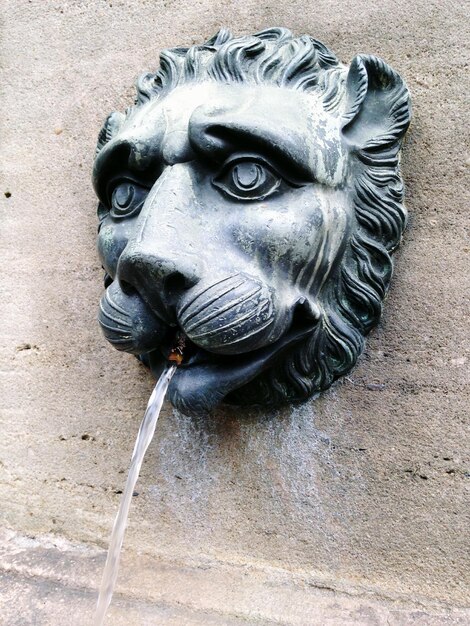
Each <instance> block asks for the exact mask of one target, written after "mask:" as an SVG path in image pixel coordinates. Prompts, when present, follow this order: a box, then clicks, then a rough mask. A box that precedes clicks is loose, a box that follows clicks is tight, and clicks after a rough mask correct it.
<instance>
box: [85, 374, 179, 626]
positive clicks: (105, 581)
mask: <svg viewBox="0 0 470 626" xmlns="http://www.w3.org/2000/svg"><path fill="white" fill-rule="evenodd" d="M176 367H177V366H176V365H172V364H169V365H168V366H167V367H166V369H165V370H164V371H163V373H162V375H161V376H160V378H159V379H158V382H157V384H156V385H155V389H154V390H153V392H152V395H151V396H150V400H149V401H148V405H147V409H146V411H145V414H144V418H143V420H142V423H141V425H140V428H139V433H138V435H137V440H136V442H135V446H134V452H133V453H132V459H131V466H130V469H129V474H128V476H127V482H126V487H125V489H124V493H123V494H122V500H121V504H120V505H119V511H118V513H117V515H116V519H115V520H114V526H113V531H112V533H111V539H110V542H109V549H108V556H107V558H106V565H105V566H104V571H103V578H102V579H101V587H100V594H99V597H98V603H97V605H96V612H95V618H94V622H93V623H94V626H102V624H103V623H104V619H105V616H106V611H107V610H108V607H109V605H110V603H111V598H112V597H113V591H114V586H115V584H116V579H117V575H118V569H119V557H120V555H121V547H122V542H123V539H124V533H125V530H126V524H127V516H128V515H129V507H130V505H131V501H132V494H133V493H134V488H135V485H136V482H137V479H138V478H139V473H140V468H141V467H142V461H143V460H144V456H145V453H146V451H147V448H148V447H149V444H150V442H151V441H152V438H153V435H154V433H155V427H156V425H157V420H158V416H159V415H160V410H161V408H162V404H163V400H164V398H165V394H166V391H167V389H168V385H169V384H170V380H171V377H172V376H173V374H174V373H175V371H176Z"/></svg>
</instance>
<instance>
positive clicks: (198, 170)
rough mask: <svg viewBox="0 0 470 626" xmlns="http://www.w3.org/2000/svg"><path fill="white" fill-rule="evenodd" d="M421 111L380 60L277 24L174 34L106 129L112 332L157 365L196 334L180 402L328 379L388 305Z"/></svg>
mask: <svg viewBox="0 0 470 626" xmlns="http://www.w3.org/2000/svg"><path fill="white" fill-rule="evenodd" d="M409 120H410V101H409V94H408V90H407V88H406V85H405V84H404V82H403V80H402V79H401V78H400V77H399V76H398V74H397V73H396V72H394V71H393V70H392V69H391V68H390V67H389V66H388V65H387V64H386V63H384V62H383V61H382V60H380V59H378V58H376V57H373V56H366V55H360V56H356V57H355V58H354V59H353V61H352V63H351V64H350V66H349V67H347V66H345V65H343V64H341V63H340V62H339V61H338V60H337V58H336V57H335V56H334V55H333V54H332V53H331V52H330V51H329V50H328V49H327V48H326V47H325V46H324V45H323V44H321V43H319V42H318V41H316V40H315V39H313V38H312V37H310V36H302V37H297V38H296V37H294V36H293V35H292V34H291V33H290V32H289V31H288V30H285V29H282V28H272V29H268V30H264V31H262V32H259V33H257V34H256V35H253V36H244V37H233V36H232V35H231V34H230V33H229V32H227V31H225V30H222V31H220V32H219V33H218V34H217V35H216V36H215V37H213V38H212V39H210V40H209V41H207V42H206V43H204V44H202V45H197V46H192V47H190V48H174V49H171V50H165V51H163V52H162V53H161V55H160V69H159V70H158V71H157V73H156V74H146V75H144V76H142V77H141V78H140V79H139V81H138V85H137V99H136V102H135V104H134V106H132V107H130V108H129V109H128V110H127V111H126V113H125V114H121V113H112V114H111V115H110V116H109V117H108V118H107V120H106V122H105V124H104V126H103V128H102V130H101V132H100V135H99V139H98V147H97V156H96V161H95V166H94V186H95V190H96V193H97V195H98V197H99V206H98V215H99V220H100V228H99V237H98V248H99V253H100V256H101V259H102V263H103V267H104V269H105V272H106V276H105V286H106V291H105V293H104V295H103V297H102V299H101V304H100V317H99V319H100V324H101V326H102V329H103V331H104V334H105V336H106V338H107V339H108V341H109V342H110V343H111V344H112V345H114V346H115V347H116V348H117V349H119V350H125V351H127V352H131V353H133V354H136V355H138V356H139V358H140V359H141V360H142V361H143V362H144V363H146V364H147V365H148V366H150V368H151V369H152V371H153V372H154V373H155V374H159V373H160V371H161V369H162V367H163V364H164V362H165V359H166V356H165V355H166V354H167V353H168V347H169V346H170V344H171V343H172V341H173V340H174V337H175V334H176V333H177V332H182V333H184V335H185V336H186V337H187V338H188V339H189V347H188V351H187V354H188V358H187V359H186V360H185V362H184V363H183V364H182V365H181V367H180V368H179V369H178V371H177V372H176V375H175V376H174V378H173V380H172V382H171V386H170V391H169V394H170V399H171V401H172V402H173V404H174V405H175V406H177V407H179V408H180V409H182V410H183V411H196V412H198V411H205V410H208V409H210V408H212V407H213V406H215V405H216V404H217V403H219V402H221V401H225V402H229V403H234V404H273V403H280V402H284V401H292V400H301V399H305V398H308V397H309V396H311V395H312V394H313V393H315V392H318V391H321V390H324V389H326V388H327V387H329V386H330V385H331V384H332V383H333V381H334V380H335V379H337V378H338V377H340V376H342V375H344V374H346V373H347V372H348V371H349V370H350V369H351V368H352V367H353V365H354V364H355V362H356V360H357V358H358V356H359V355H360V353H361V351H362V349H363V346H364V337H365V335H366V334H367V333H368V332H369V331H370V330H371V328H372V327H373V326H374V325H376V324H377V322H378V320H379V317H380V314H381V310H382V301H383V299H384V296H385V294H386V292H387V289H388V286H389V282H390V278H391V274H392V261H391V256H390V255H391V252H393V250H394V249H395V248H396V247H397V245H398V244H399V242H400V238H401V235H402V232H403V229H404V227H405V224H406V211H405V208H404V206H403V204H402V199H403V185H402V181H401V178H400V172H399V151H400V147H401V143H402V139H403V136H404V134H405V132H406V129H407V127H408V124H409Z"/></svg>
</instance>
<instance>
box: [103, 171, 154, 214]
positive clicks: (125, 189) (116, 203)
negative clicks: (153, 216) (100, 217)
mask: <svg viewBox="0 0 470 626" xmlns="http://www.w3.org/2000/svg"><path fill="white" fill-rule="evenodd" d="M147 193H148V190H147V189H146V188H145V187H141V186H140V185H138V184H137V183H134V182H132V181H129V180H127V181H123V182H121V183H119V184H118V185H117V186H116V187H115V188H114V190H113V192H112V194H111V211H110V213H111V216H112V217H114V218H116V219H119V218H123V217H130V216H132V215H136V214H137V213H138V212H139V211H140V209H141V208H142V205H143V204H144V201H145V198H146V196H147Z"/></svg>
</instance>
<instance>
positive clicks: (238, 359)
mask: <svg viewBox="0 0 470 626" xmlns="http://www.w3.org/2000/svg"><path fill="white" fill-rule="evenodd" d="M315 324H316V322H313V321H312V320H302V321H301V322H299V320H298V319H295V321H294V322H293V323H292V324H291V327H290V329H289V330H288V331H287V332H286V333H285V334H284V335H283V336H282V337H281V338H280V339H278V340H277V341H276V342H275V343H273V344H270V345H268V346H265V347H263V348H259V349H257V350H254V351H252V352H247V353H244V354H238V355H221V354H215V353H213V352H209V351H207V350H205V349H203V348H200V347H199V346H197V345H196V344H194V343H193V342H191V341H188V342H187V345H186V348H185V351H184V359H183V362H182V363H181V365H180V366H179V367H178V369H177V371H176V372H175V374H174V376H173V379H172V381H171V383H170V387H169V390H168V394H169V400H170V401H171V403H172V404H173V405H174V406H175V407H176V408H177V409H179V410H180V411H181V412H183V413H185V414H204V413H208V412H209V411H211V410H212V409H213V408H214V407H215V406H216V405H218V404H219V403H220V402H222V401H223V400H224V399H225V398H226V397H227V396H228V395H229V394H230V393H231V392H232V391H235V390H236V389H239V388H240V387H243V386H244V385H246V384H248V383H249V382H251V381H252V380H253V379H254V378H256V377H257V376H259V375H260V374H261V373H262V372H264V371H265V370H267V369H269V368H270V367H272V365H273V364H274V363H275V362H276V361H277V360H278V359H279V358H280V357H281V356H282V355H283V354H284V353H285V352H286V351H288V350H290V349H292V348H294V347H295V346H296V345H297V344H298V343H299V342H300V341H301V340H302V339H303V338H304V337H306V336H307V335H309V334H310V333H311V332H312V329H313V328H314V326H315ZM175 332H176V333H177V332H180V331H179V330H177V331H175ZM167 355H168V350H167V349H166V347H165V348H163V349H162V347H160V348H159V349H157V350H153V351H152V352H150V353H148V355H147V357H148V362H149V365H150V369H151V370H152V373H153V374H154V375H155V376H159V375H160V373H161V371H162V370H163V368H164V366H165V362H166V360H167Z"/></svg>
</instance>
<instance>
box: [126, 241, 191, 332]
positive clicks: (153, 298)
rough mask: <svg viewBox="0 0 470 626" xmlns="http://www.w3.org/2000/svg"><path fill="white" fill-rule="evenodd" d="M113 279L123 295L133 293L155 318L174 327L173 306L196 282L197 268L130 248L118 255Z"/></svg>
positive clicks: (141, 249) (180, 259) (179, 260)
mask: <svg viewBox="0 0 470 626" xmlns="http://www.w3.org/2000/svg"><path fill="white" fill-rule="evenodd" d="M117 277H118V279H119V282H120V284H121V288H122V289H123V291H125V292H127V293H129V292H130V291H134V290H136V291H137V292H138V293H139V294H140V296H141V297H142V298H143V300H144V301H145V302H146V303H147V304H148V305H149V306H150V308H151V309H152V310H153V311H154V313H155V314H156V315H157V316H158V317H160V318H161V319H162V320H163V321H165V322H166V323H167V324H170V325H175V324H176V308H177V305H178V303H179V302H180V301H181V299H182V298H183V296H184V294H185V293H186V292H187V291H188V290H189V289H191V287H194V285H196V284H197V283H198V282H199V268H198V267H197V263H196V262H194V261H191V260H190V259H185V258H177V259H176V258H171V257H170V256H169V255H168V256H166V255H159V254H157V253H155V252H152V251H148V250H145V248H144V247H142V246H133V245H132V244H131V245H128V246H127V247H126V249H125V250H124V251H123V253H122V254H121V257H120V259H119V264H118V269H117Z"/></svg>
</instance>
